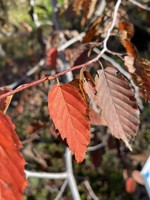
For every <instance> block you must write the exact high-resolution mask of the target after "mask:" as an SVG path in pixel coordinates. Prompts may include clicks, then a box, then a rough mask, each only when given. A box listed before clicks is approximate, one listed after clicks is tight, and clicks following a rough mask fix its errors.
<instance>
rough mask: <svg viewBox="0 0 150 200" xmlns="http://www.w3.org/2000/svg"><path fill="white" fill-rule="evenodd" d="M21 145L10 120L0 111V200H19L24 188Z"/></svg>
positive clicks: (21, 197)
mask: <svg viewBox="0 0 150 200" xmlns="http://www.w3.org/2000/svg"><path fill="white" fill-rule="evenodd" d="M20 147H21V143H20V141H19V139H18V136H17V134H16V133H15V130H14V125H13V124H12V122H11V120H10V119H9V118H8V117H7V116H6V115H4V114H3V113H2V112H1V111H0V195H1V196H0V199H6V200H7V199H11V200H21V199H23V194H22V193H23V191H24V189H25V186H26V179H25V174H24V165H25V161H24V159H23V157H22V155H21V153H20V152H19V149H20Z"/></svg>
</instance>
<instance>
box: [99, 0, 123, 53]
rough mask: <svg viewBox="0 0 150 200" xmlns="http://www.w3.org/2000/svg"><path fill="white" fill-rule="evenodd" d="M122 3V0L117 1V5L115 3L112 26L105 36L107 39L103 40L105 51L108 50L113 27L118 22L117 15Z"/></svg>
mask: <svg viewBox="0 0 150 200" xmlns="http://www.w3.org/2000/svg"><path fill="white" fill-rule="evenodd" d="M120 4H121V0H118V1H117V3H116V5H115V9H114V13H113V20H112V24H111V26H110V28H109V29H108V31H107V34H106V38H105V40H104V42H103V45H104V50H105V51H106V50H107V42H108V39H109V37H110V34H111V32H112V30H113V28H114V27H115V24H116V20H117V15H118V9H119V6H120ZM104 50H103V51H104Z"/></svg>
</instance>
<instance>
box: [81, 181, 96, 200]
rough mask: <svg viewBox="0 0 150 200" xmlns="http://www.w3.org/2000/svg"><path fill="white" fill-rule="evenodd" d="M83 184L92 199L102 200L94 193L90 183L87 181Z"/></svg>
mask: <svg viewBox="0 0 150 200" xmlns="http://www.w3.org/2000/svg"><path fill="white" fill-rule="evenodd" d="M83 183H84V185H85V187H86V189H87V190H88V192H89V194H90V197H91V198H92V199H93V200H100V199H99V198H98V197H97V196H96V195H95V194H94V191H93V189H92V187H91V185H90V183H89V182H88V181H87V180H85V181H84V182H83Z"/></svg>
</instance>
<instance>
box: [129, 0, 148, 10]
mask: <svg viewBox="0 0 150 200" xmlns="http://www.w3.org/2000/svg"><path fill="white" fill-rule="evenodd" d="M129 1H130V2H131V3H133V4H135V5H136V6H138V7H140V8H142V9H144V10H147V11H150V7H148V6H146V5H143V4H142V3H140V2H138V1H135V0H129Z"/></svg>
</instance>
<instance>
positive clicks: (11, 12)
mask: <svg viewBox="0 0 150 200" xmlns="http://www.w3.org/2000/svg"><path fill="white" fill-rule="evenodd" d="M69 2H70V1H67V0H66V1H65V0H64V1H63V0H59V1H57V17H58V20H59V24H60V27H61V28H60V30H56V29H55V26H54V18H53V14H54V13H53V9H54V8H53V6H52V2H51V1H50V0H35V2H34V3H35V4H34V6H33V7H34V13H36V15H37V16H38V21H39V22H40V25H39V26H37V25H36V23H35V21H34V20H33V17H32V14H33V10H32V9H33V8H32V7H31V1H27V0H7V1H5V0H0V86H7V85H9V84H11V83H14V82H15V81H18V80H20V79H21V78H22V77H23V76H24V74H25V73H26V72H27V71H28V70H30V69H32V67H33V66H34V65H36V64H37V63H38V62H39V61H40V59H42V58H45V57H46V53H47V49H49V48H50V47H53V46H55V47H57V46H60V45H61V44H62V43H65V41H67V40H69V39H70V38H72V37H74V35H75V36H76V35H77V33H79V32H80V31H81V30H84V29H86V28H87V27H81V24H80V21H81V16H76V15H75V13H74V12H73V10H72V9H70V6H69V5H70V4H69ZM109 3H110V5H111V6H112V7H113V6H114V1H109ZM125 6H126V5H125ZM108 7H109V6H108ZM122 9H126V14H127V15H128V17H129V20H131V22H132V23H133V24H134V25H135V27H136V32H135V37H134V38H133V40H134V42H135V44H136V46H138V50H139V52H140V55H141V56H144V57H145V58H147V59H150V56H149V55H150V29H149V25H150V20H149V19H150V15H149V14H148V13H147V12H146V11H141V10H140V11H139V10H138V9H137V8H136V7H135V6H131V5H130V6H128V5H127V7H125V8H124V7H123V8H122ZM68 16H69V17H68ZM141 35H143V37H141ZM111 42H112V45H111V46H112V47H114V46H115V45H114V44H113V40H112V41H110V43H111ZM140 45H141V46H140ZM116 46H117V45H116ZM116 46H115V48H117V47H118V46H117V47H116ZM80 52H82V51H81V50H80V49H79V48H78V46H76V45H73V46H72V47H71V49H69V50H68V51H67V50H66V51H65V52H64V55H63V56H64V58H65V60H66V61H67V62H68V63H69V64H70V63H71V64H72V63H74V61H75V60H76V58H77V57H78V56H79V54H80ZM76 54H77V55H76ZM59 56H60V57H61V56H62V55H60V54H59ZM71 64H70V66H71ZM58 65H63V59H62V57H61V58H59V59H58ZM56 71H58V69H57V70H56V69H52V68H51V67H50V66H49V65H47V64H45V65H44V66H43V68H42V70H41V69H39V70H38V71H36V73H34V74H33V75H32V76H30V77H25V81H22V82H21V83H24V82H26V83H27V82H31V81H33V80H38V79H39V78H41V77H43V76H45V75H47V74H51V73H54V72H56ZM91 71H92V70H91ZM61 81H63V80H61ZM53 84H54V82H51V83H43V84H39V85H38V86H36V87H32V88H30V89H27V90H25V91H22V92H21V93H17V94H15V95H14V97H13V100H12V103H11V106H10V108H9V110H8V115H9V116H10V117H11V118H12V120H13V122H14V123H15V124H16V132H17V133H18V135H19V137H20V139H21V141H22V142H23V149H22V153H23V155H24V157H25V159H26V162H27V164H26V168H27V169H29V170H33V171H45V172H59V171H64V170H65V163H64V152H65V147H66V144H65V143H63V142H62V141H61V139H60V138H59V137H58V135H57V133H56V131H55V129H54V127H53V124H52V122H51V121H50V120H49V114H48V109H47V93H48V90H49V88H50V87H52V85H53ZM144 107H145V109H144V110H142V111H141V125H140V130H139V133H138V135H137V137H136V138H135V141H134V144H133V152H129V150H128V149H127V148H126V147H125V145H124V144H123V143H122V142H121V141H118V140H116V139H114V138H112V137H111V136H110V135H109V131H108V130H107V128H106V127H101V126H94V125H93V126H92V128H91V132H92V134H91V138H92V139H91V145H96V144H98V143H100V142H102V141H103V140H104V138H105V136H106V135H109V137H108V140H107V142H106V144H105V146H104V147H103V148H101V149H98V150H97V151H95V152H88V153H87V156H86V159H85V161H84V162H83V163H81V164H77V163H75V161H73V165H74V174H75V178H76V181H77V185H78V189H79V192H80V195H81V199H82V200H92V198H91V196H90V193H89V190H88V189H87V182H88V183H90V185H91V187H92V189H93V191H94V193H95V194H96V195H97V197H98V198H99V199H102V200H108V199H111V200H125V199H130V200H147V199H148V197H147V194H146V191H145V188H144V186H143V185H140V184H138V183H137V186H136V189H135V191H134V192H133V193H131V194H129V193H127V192H126V189H125V182H126V177H130V176H131V175H132V172H133V171H134V170H139V171H140V170H141V168H142V167H143V165H144V163H145V161H146V159H147V157H148V155H149V152H150V117H149V116H150V108H149V107H148V105H147V104H144ZM61 185H62V181H61V180H60V181H59V180H57V181H56V180H55V181H54V180H41V179H34V178H31V179H29V185H28V187H27V189H26V191H25V196H26V197H25V199H26V200H41V199H42V200H43V199H44V200H53V199H55V196H56V195H57V193H58V191H59V189H60V187H61ZM61 199H62V200H70V199H72V197H71V193H70V191H69V188H67V189H66V190H65V192H64V194H63V196H62V198H61Z"/></svg>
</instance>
